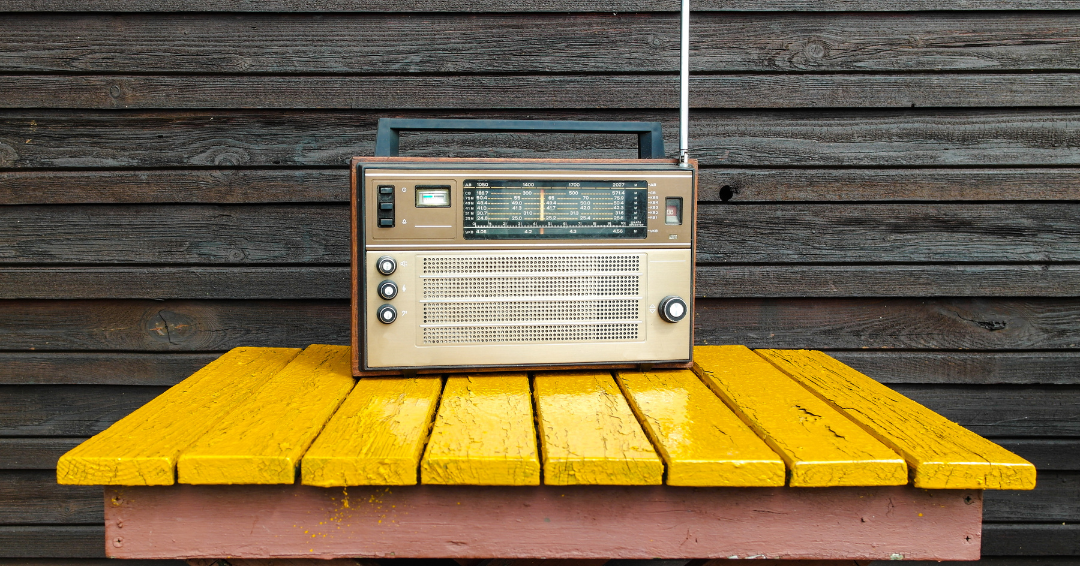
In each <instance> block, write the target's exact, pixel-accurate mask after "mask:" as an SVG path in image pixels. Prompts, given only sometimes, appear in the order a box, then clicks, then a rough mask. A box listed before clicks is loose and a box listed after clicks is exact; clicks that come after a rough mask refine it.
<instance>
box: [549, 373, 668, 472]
mask: <svg viewBox="0 0 1080 566" xmlns="http://www.w3.org/2000/svg"><path fill="white" fill-rule="evenodd" d="M533 395H534V397H535V402H536V419H537V429H538V431H539V437H540V447H541V450H542V451H543V474H544V484H545V485H659V484H660V483H661V481H662V479H663V473H664V464H663V462H662V461H661V459H660V457H658V456H657V455H656V452H655V451H654V450H653V447H652V445H651V444H650V443H649V439H648V438H647V437H646V435H645V432H644V431H642V430H641V425H640V424H638V421H637V419H636V418H634V413H633V412H632V411H631V410H630V407H629V406H628V405H627V403H626V399H625V398H624V397H623V396H622V393H621V392H620V391H619V388H618V386H617V385H615V381H614V380H613V379H612V377H611V375H610V374H607V373H599V372H591V373H586V372H581V373H573V372H561V373H537V374H536V375H535V376H534V378H533Z"/></svg>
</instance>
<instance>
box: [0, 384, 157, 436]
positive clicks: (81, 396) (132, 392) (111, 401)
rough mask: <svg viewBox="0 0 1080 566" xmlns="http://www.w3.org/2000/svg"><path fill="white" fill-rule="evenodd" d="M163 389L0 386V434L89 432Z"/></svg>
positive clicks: (91, 386) (128, 412)
mask: <svg viewBox="0 0 1080 566" xmlns="http://www.w3.org/2000/svg"><path fill="white" fill-rule="evenodd" d="M165 391H166V389H165V388H164V387H132V386H117V385H112V386H110V385H63V386H56V385H45V386H38V385H4V386H0V407H3V408H4V410H3V411H0V436H8V437H27V436H37V437H49V436H92V435H94V434H97V433H99V432H101V431H103V430H105V429H106V428H108V427H109V426H111V425H112V424H113V423H115V422H116V421H118V420H120V419H122V418H123V417H125V416H126V415H128V414H130V413H131V412H132V411H135V410H136V409H138V408H139V407H141V406H143V405H144V404H146V403H148V402H149V401H151V400H153V399H154V398H155V397H157V396H158V395H160V394H161V393H164V392H165Z"/></svg>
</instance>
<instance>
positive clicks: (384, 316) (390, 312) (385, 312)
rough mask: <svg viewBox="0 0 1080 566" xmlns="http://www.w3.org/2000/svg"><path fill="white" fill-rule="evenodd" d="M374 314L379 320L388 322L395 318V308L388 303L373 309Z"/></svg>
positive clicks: (384, 322)
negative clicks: (375, 309)
mask: <svg viewBox="0 0 1080 566" xmlns="http://www.w3.org/2000/svg"><path fill="white" fill-rule="evenodd" d="M375 316H376V317H378V318H379V322H381V323H383V324H390V323H391V322H394V321H395V320H397V309H395V308H394V307H392V306H390V305H383V306H381V307H379V310H377V311H375Z"/></svg>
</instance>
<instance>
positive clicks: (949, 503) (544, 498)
mask: <svg viewBox="0 0 1080 566" xmlns="http://www.w3.org/2000/svg"><path fill="white" fill-rule="evenodd" d="M981 520H982V493H981V492H979V491H965V490H920V489H915V488H911V487H873V488H817V489H815V488H680V487H669V486H657V487H571V488H559V487H548V486H541V487H516V488H515V487H452V486H413V487H392V488H376V487H351V488H348V489H347V490H346V489H340V488H338V489H323V488H314V487H307V486H301V485H289V486H188V485H176V486H168V487H107V488H105V535H106V541H105V542H106V545H105V546H106V552H107V554H108V556H110V557H112V558H222V557H235V558H301V557H304V558H342V557H369V558H379V557H398V558H406V557H408V558H436V557H438V558H490V557H500V558H772V559H778V558H780V559H796V560H797V559H816V560H883V559H884V560H887V559H890V558H892V559H899V558H900V557H902V558H903V559H905V560H976V559H978V558H979V551H980V538H981V531H982V525H981Z"/></svg>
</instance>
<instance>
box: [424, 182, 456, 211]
mask: <svg viewBox="0 0 1080 566" xmlns="http://www.w3.org/2000/svg"><path fill="white" fill-rule="evenodd" d="M449 206H450V187H449V186H448V185H435V186H432V185H427V186H425V185H417V186H416V208H447V207H449Z"/></svg>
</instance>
